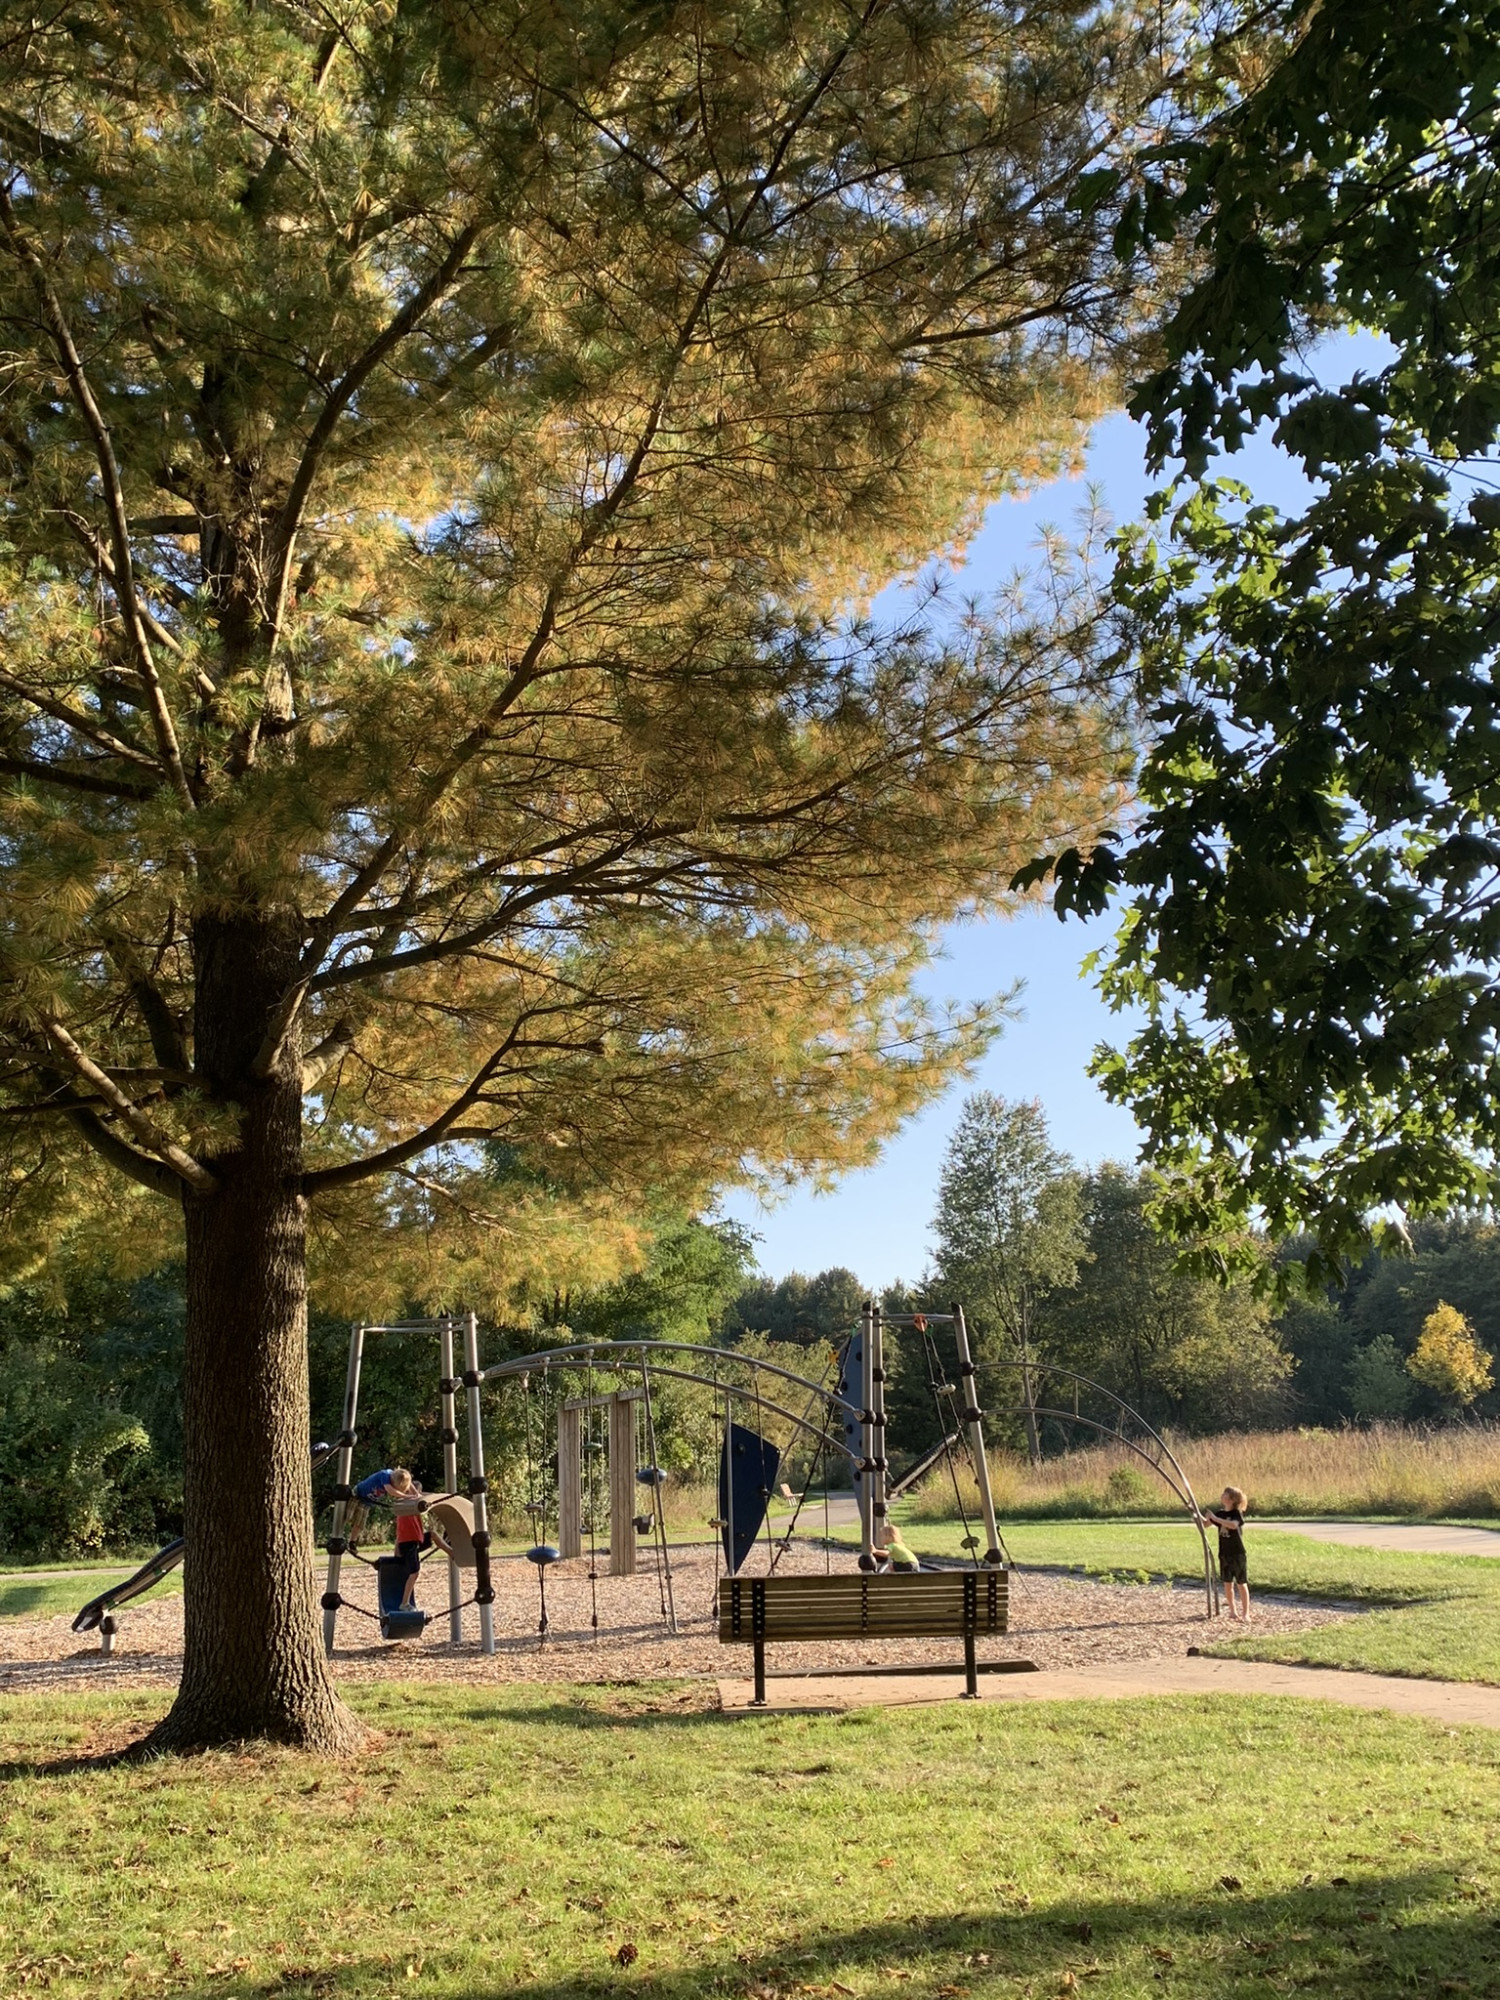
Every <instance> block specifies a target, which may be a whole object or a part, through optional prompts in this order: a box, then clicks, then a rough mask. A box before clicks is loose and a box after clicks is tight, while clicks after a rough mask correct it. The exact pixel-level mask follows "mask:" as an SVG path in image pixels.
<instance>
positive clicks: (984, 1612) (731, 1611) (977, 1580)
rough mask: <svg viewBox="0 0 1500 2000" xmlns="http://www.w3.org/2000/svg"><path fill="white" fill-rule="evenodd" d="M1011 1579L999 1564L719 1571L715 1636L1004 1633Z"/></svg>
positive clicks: (747, 1641) (742, 1641) (730, 1639)
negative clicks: (833, 1572)
mask: <svg viewBox="0 0 1500 2000" xmlns="http://www.w3.org/2000/svg"><path fill="white" fill-rule="evenodd" d="M1009 1597H1010V1592H1009V1579H1008V1577H1007V1576H1006V1574H1005V1572H1004V1571H1003V1570H981V1571H975V1570H946V1571H944V1570H938V1571H932V1572H925V1573H918V1574H917V1575H915V1576H869V1575H863V1574H861V1575H856V1576H849V1575H843V1576H821V1577H800V1576H785V1577H781V1576H767V1577H723V1578H721V1579H720V1582H719V1638H720V1640H721V1641H722V1642H724V1643H725V1644H730V1645H734V1644H739V1645H754V1644H755V1643H756V1641H757V1640H760V1641H762V1642H763V1641H765V1640H769V1639H881V1638H886V1639H921V1638H935V1639H943V1638H964V1637H966V1636H968V1635H970V1634H973V1635H976V1636H978V1635H989V1634H993V1633H1000V1632H1004V1631H1005V1630H1006V1629H1007V1624H1008V1617H1009Z"/></svg>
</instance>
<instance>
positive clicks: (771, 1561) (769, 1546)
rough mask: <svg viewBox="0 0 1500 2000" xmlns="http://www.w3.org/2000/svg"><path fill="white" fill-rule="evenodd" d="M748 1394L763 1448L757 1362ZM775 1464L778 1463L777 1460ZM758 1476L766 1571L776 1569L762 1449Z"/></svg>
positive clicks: (757, 1434) (754, 1364)
mask: <svg viewBox="0 0 1500 2000" xmlns="http://www.w3.org/2000/svg"><path fill="white" fill-rule="evenodd" d="M750 1393H751V1395H752V1396H753V1397H754V1398H755V1435H756V1436H757V1437H758V1438H759V1439H760V1441H761V1445H762V1447H764V1445H765V1441H766V1419H765V1413H764V1411H763V1410H762V1408H761V1401H760V1363H759V1362H758V1361H752V1362H751V1363H750ZM777 1463H778V1464H779V1463H780V1460H779V1459H778V1461H777ZM760 1476H761V1489H760V1497H761V1499H762V1500H764V1501H765V1503H766V1507H765V1515H764V1519H765V1524H766V1564H767V1568H768V1570H770V1569H774V1568H775V1567H776V1543H775V1540H774V1539H773V1537H772V1534H771V1489H770V1487H769V1486H767V1485H766V1484H765V1477H766V1454H765V1451H764V1449H762V1451H761V1454H760ZM746 1553H747V1554H748V1553H749V1551H748V1550H747V1551H746Z"/></svg>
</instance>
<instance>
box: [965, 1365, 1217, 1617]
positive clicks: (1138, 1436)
mask: <svg viewBox="0 0 1500 2000" xmlns="http://www.w3.org/2000/svg"><path fill="white" fill-rule="evenodd" d="M1000 1368H1004V1369H1008V1370H1010V1371H1012V1372H1015V1373H1020V1372H1023V1371H1025V1370H1027V1369H1030V1370H1031V1371H1033V1372H1035V1373H1042V1374H1045V1375H1046V1376H1047V1377H1049V1378H1051V1379H1052V1380H1054V1381H1057V1382H1060V1383H1071V1384H1072V1388H1073V1407H1072V1409H1071V1410H1069V1409H1065V1408H1062V1407H1058V1406H1054V1405H1052V1404H1048V1403H1038V1404H1036V1405H1034V1414H1035V1415H1036V1416H1038V1417H1050V1418H1052V1419H1053V1420H1054V1421H1055V1422H1057V1423H1060V1424H1066V1425H1076V1426H1078V1428H1079V1429H1081V1430H1086V1431H1093V1432H1094V1433H1095V1435H1096V1436H1098V1437H1102V1438H1108V1439H1109V1440H1110V1441H1111V1442H1112V1443H1114V1444H1119V1445H1123V1446H1124V1447H1125V1449H1126V1450H1127V1451H1129V1452H1133V1453H1134V1454H1135V1456H1136V1457H1137V1458H1139V1459H1140V1460H1141V1461H1142V1463H1143V1464H1146V1465H1149V1466H1150V1468H1151V1470H1152V1471H1153V1472H1154V1473H1155V1474H1156V1475H1157V1477H1158V1478H1159V1479H1160V1480H1161V1481H1162V1483H1163V1484H1164V1485H1165V1486H1166V1487H1167V1488H1168V1490H1169V1491H1170V1492H1171V1493H1172V1495H1173V1497H1174V1498H1175V1499H1176V1500H1177V1501H1178V1502H1179V1503H1180V1504H1181V1505H1182V1506H1183V1507H1185V1508H1186V1509H1187V1511H1188V1513H1189V1514H1190V1515H1191V1517H1192V1521H1193V1525H1194V1527H1195V1528H1196V1529H1197V1530H1198V1540H1199V1542H1200V1544H1201V1545H1202V1549H1203V1590H1204V1596H1205V1598H1206V1600H1207V1605H1208V1615H1209V1617H1210V1618H1217V1617H1218V1615H1219V1609H1220V1607H1219V1578H1218V1571H1217V1570H1216V1568H1215V1566H1214V1558H1213V1552H1212V1550H1211V1548H1210V1546H1209V1540H1208V1530H1207V1528H1206V1527H1205V1526H1204V1523H1203V1514H1202V1510H1201V1509H1200V1507H1199V1505H1198V1501H1197V1497H1196V1495H1195V1494H1194V1492H1193V1488H1192V1482H1191V1481H1190V1480H1189V1478H1188V1476H1187V1473H1186V1472H1185V1471H1184V1470H1183V1468H1182V1465H1181V1462H1180V1461H1179V1459H1178V1457H1177V1455H1176V1453H1175V1452H1174V1451H1173V1450H1172V1447H1171V1446H1170V1445H1169V1444H1168V1443H1167V1441H1166V1439H1165V1438H1164V1437H1163V1436H1162V1435H1161V1433H1160V1432H1159V1431H1158V1430H1156V1429H1154V1428H1153V1427H1152V1425H1150V1424H1149V1423H1147V1421H1146V1419H1145V1418H1144V1417H1143V1416H1142V1415H1141V1413H1140V1411H1139V1410H1136V1409H1133V1408H1132V1407H1131V1405H1130V1404H1129V1403H1127V1402H1126V1401H1125V1400H1124V1398H1123V1397H1121V1396H1117V1395H1115V1393H1114V1391H1113V1390H1111V1389H1106V1388H1105V1387H1104V1385H1103V1383H1102V1382H1096V1381H1094V1379H1093V1377H1092V1376H1089V1375H1080V1374H1079V1373H1078V1371H1077V1370H1076V1369H1074V1368H1055V1367H1053V1365H1052V1364H1051V1363H1050V1362H1049V1363H1048V1364H1047V1366H1046V1368H1045V1369H1044V1370H1039V1369H1038V1368H1037V1364H1036V1363H1035V1362H1034V1361H1031V1362H1025V1361H1023V1360H1022V1359H1021V1358H1020V1356H1019V1355H1014V1356H1012V1355H1001V1356H1000V1357H999V1358H998V1359H997V1360H994V1361H981V1362H980V1363H979V1364H978V1367H977V1369H976V1370H975V1373H976V1374H986V1373H988V1372H989V1371H990V1370H991V1369H1000ZM1080 1392H1086V1393H1087V1394H1088V1395H1089V1396H1091V1397H1097V1398H1098V1399H1099V1400H1100V1401H1101V1402H1102V1403H1104V1404H1105V1405H1107V1406H1108V1408H1109V1410H1110V1412H1111V1413H1112V1421H1106V1420H1105V1419H1104V1418H1103V1417H1090V1416H1085V1415H1084V1413H1083V1411H1082V1409H1081V1408H1080V1406H1079V1395H1080ZM987 1483H988V1482H987V1481H986V1485H987Z"/></svg>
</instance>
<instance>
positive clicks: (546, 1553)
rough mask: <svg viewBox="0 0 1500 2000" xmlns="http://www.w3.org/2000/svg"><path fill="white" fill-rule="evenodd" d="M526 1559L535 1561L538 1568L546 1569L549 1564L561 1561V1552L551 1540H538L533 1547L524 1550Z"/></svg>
mask: <svg viewBox="0 0 1500 2000" xmlns="http://www.w3.org/2000/svg"><path fill="white" fill-rule="evenodd" d="M526 1560H527V1562H529V1563H535V1564H536V1566H537V1568H538V1569H546V1568H547V1567H548V1565H549V1564H551V1563H557V1562H561V1561H562V1553H561V1551H560V1550H558V1549H555V1548H554V1547H553V1546H552V1544H551V1542H538V1543H537V1545H536V1547H535V1548H534V1549H528V1550H527V1551H526Z"/></svg>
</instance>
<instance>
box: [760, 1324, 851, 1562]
mask: <svg viewBox="0 0 1500 2000" xmlns="http://www.w3.org/2000/svg"><path fill="white" fill-rule="evenodd" d="M837 1359H838V1350H837V1348H830V1349H829V1352H828V1359H827V1360H826V1361H825V1362H824V1363H823V1379H822V1380H821V1381H820V1382H819V1384H818V1386H817V1388H816V1389H815V1390H814V1391H813V1394H812V1396H811V1398H810V1399H809V1401H808V1405H807V1408H806V1409H805V1410H804V1411H803V1412H802V1417H803V1421H804V1423H805V1422H806V1420H807V1418H808V1417H809V1416H810V1415H811V1414H812V1411H813V1407H814V1405H815V1404H816V1403H818V1402H820V1401H821V1402H822V1404H823V1428H822V1431H821V1432H820V1433H819V1436H818V1448H817V1450H816V1451H815V1452H814V1453H813V1456H812V1459H811V1461H810V1463H809V1465H808V1468H807V1477H806V1479H804V1480H803V1482H802V1491H801V1492H800V1493H799V1494H798V1495H797V1504H796V1506H795V1507H793V1509H792V1518H791V1520H790V1521H789V1522H788V1523H787V1528H786V1533H785V1534H784V1535H783V1536H782V1538H781V1541H780V1543H779V1545H778V1546H777V1548H776V1549H775V1550H774V1552H773V1553H772V1556H771V1574H772V1575H773V1576H774V1575H775V1573H776V1565H777V1563H779V1562H780V1560H781V1558H782V1557H783V1556H784V1555H785V1554H786V1552H787V1546H788V1544H789V1543H790V1542H791V1539H792V1536H793V1535H794V1534H795V1533H796V1530H797V1522H798V1520H799V1519H800V1518H801V1514H802V1508H803V1505H804V1503H805V1502H806V1500H807V1496H808V1494H809V1493H810V1492H811V1491H812V1483H813V1480H814V1479H815V1478H816V1477H817V1474H818V1468H819V1466H820V1465H822V1463H823V1458H824V1454H825V1453H826V1452H827V1450H828V1443H829V1437H828V1433H829V1429H830V1424H829V1419H830V1416H831V1414H832V1413H831V1411H830V1410H829V1407H828V1400H827V1390H828V1374H829V1370H830V1369H831V1368H832V1367H833V1364H834V1363H835V1361H837ZM823 1560H824V1563H825V1565H827V1566H828V1567H829V1568H830V1569H831V1567H832V1560H833V1556H832V1551H831V1549H830V1548H829V1546H828V1479H827V1475H826V1474H825V1475H824V1479H823Z"/></svg>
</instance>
